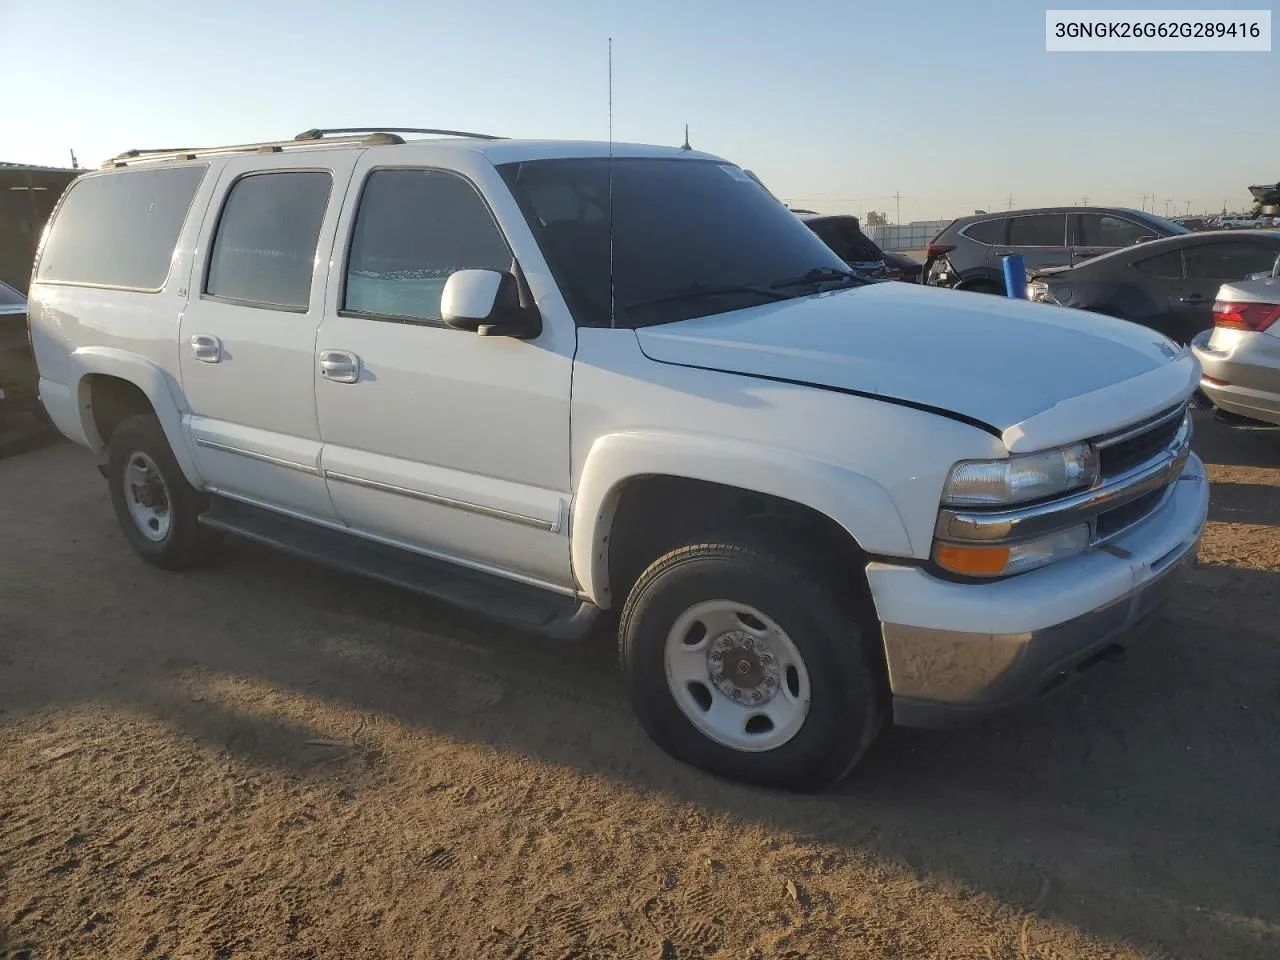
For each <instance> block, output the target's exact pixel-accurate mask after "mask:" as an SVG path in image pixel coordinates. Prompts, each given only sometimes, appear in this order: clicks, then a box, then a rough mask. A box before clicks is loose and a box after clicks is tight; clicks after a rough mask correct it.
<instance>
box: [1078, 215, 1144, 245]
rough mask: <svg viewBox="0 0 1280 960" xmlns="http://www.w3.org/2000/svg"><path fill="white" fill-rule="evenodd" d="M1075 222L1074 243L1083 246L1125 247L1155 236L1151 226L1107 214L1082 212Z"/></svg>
mask: <svg viewBox="0 0 1280 960" xmlns="http://www.w3.org/2000/svg"><path fill="white" fill-rule="evenodd" d="M1076 224H1077V226H1076V243H1077V244H1078V245H1080V246H1084V247H1127V246H1129V245H1130V244H1133V243H1137V242H1138V241H1139V240H1141V239H1142V238H1143V237H1154V236H1156V232H1155V230H1153V229H1152V228H1151V227H1144V226H1140V225H1139V224H1136V223H1134V222H1133V221H1132V220H1126V219H1124V218H1123V217H1113V216H1110V215H1108V214H1099V213H1082V214H1080V215H1079V219H1078V220H1077V221H1076Z"/></svg>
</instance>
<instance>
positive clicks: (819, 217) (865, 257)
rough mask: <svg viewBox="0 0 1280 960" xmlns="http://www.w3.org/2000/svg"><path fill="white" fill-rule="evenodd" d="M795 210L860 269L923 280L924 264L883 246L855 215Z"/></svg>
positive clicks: (888, 277) (909, 280)
mask: <svg viewBox="0 0 1280 960" xmlns="http://www.w3.org/2000/svg"><path fill="white" fill-rule="evenodd" d="M792 213H794V214H795V215H796V216H798V217H799V218H800V219H801V220H803V221H804V224H805V226H807V227H808V228H809V229H810V230H812V231H813V232H814V233H816V234H817V235H818V237H819V239H821V240H822V242H823V243H825V244H826V245H827V246H828V247H830V248H831V249H832V250H833V251H835V254H836V256H838V257H839V258H840V259H841V260H843V261H844V262H845V263H847V264H849V266H851V267H853V268H854V269H855V270H857V271H859V272H860V273H864V274H869V275H871V276H874V277H883V278H884V279H886V280H903V281H906V282H907V283H919V282H920V281H921V279H922V277H923V276H924V268H923V267H922V266H921V265H920V264H918V263H916V262H915V261H914V260H912V259H911V258H910V257H907V256H904V255H903V254H900V253H891V252H888V251H885V250H881V249H880V247H879V246H878V245H877V244H876V242H875V241H874V240H872V239H871V238H870V237H868V236H867V235H866V234H865V233H863V232H862V224H861V223H860V222H859V221H858V218H857V217H855V216H852V215H850V214H843V213H841V214H823V213H814V212H813V211H811V210H793V211H792Z"/></svg>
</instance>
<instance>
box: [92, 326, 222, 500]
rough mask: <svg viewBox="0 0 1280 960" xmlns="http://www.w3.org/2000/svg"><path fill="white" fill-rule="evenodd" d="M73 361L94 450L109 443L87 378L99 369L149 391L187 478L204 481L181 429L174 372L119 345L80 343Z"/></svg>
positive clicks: (195, 482) (195, 484) (199, 483)
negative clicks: (96, 414)
mask: <svg viewBox="0 0 1280 960" xmlns="http://www.w3.org/2000/svg"><path fill="white" fill-rule="evenodd" d="M70 361H71V364H72V368H73V370H74V371H75V373H74V376H73V377H72V378H71V380H72V382H74V383H75V384H76V399H77V405H78V407H79V410H80V427H81V429H82V430H83V431H84V436H85V439H86V440H87V441H88V442H89V446H90V448H91V449H92V450H93V451H94V452H95V453H101V452H102V451H103V450H104V449H105V447H106V444H105V443H103V441H102V438H101V437H100V436H98V429H97V427H96V426H95V425H94V422H93V413H92V410H91V406H90V402H89V383H88V381H87V379H86V378H87V377H88V376H89V375H90V374H95V373H100V374H105V375H107V376H112V377H119V378H120V379H121V380H127V381H129V382H130V383H132V384H133V385H134V386H135V387H137V388H138V389H139V390H141V391H142V392H143V393H144V394H146V396H147V399H148V400H150V401H151V406H152V408H153V409H154V410H155V412H156V417H157V418H158V419H159V420H160V426H161V427H162V428H163V429H164V435H165V437H166V438H168V440H169V446H170V447H171V448H172V449H173V456H174V459H176V460H177V461H178V466H179V467H181V468H182V473H183V475H184V476H186V478H187V482H188V483H190V484H191V485H192V486H193V487H195V488H196V489H199V488H200V487H202V486H203V485H204V481H203V479H202V478H201V476H200V473H199V471H198V470H197V469H196V464H195V460H194V458H193V457H192V456H191V448H190V447H189V446H188V445H187V441H186V434H185V433H184V432H183V429H182V410H181V409H180V408H179V406H178V401H177V400H176V399H175V398H176V397H180V396H181V395H182V388H181V387H180V386H179V385H178V384H177V382H176V381H175V380H174V379H173V377H172V376H170V375H169V374H168V373H167V372H166V371H165V370H164V369H163V368H162V367H160V366H158V365H157V364H155V363H152V362H151V361H150V360H148V359H146V358H145V357H140V356H138V354H136V353H130V352H129V351H127V350H121V349H120V348H119V347H78V348H77V349H75V350H74V351H72V353H71V357H70Z"/></svg>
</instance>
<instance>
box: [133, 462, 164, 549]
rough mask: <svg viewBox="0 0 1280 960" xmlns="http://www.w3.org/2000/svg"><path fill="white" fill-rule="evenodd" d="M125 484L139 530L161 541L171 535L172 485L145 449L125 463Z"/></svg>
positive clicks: (135, 523) (152, 538)
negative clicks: (170, 498)
mask: <svg viewBox="0 0 1280 960" xmlns="http://www.w3.org/2000/svg"><path fill="white" fill-rule="evenodd" d="M123 484H124V502H125V506H127V507H128V508H129V516H130V517H131V518H132V519H133V523H134V525H135V526H136V527H137V528H138V532H139V533H141V534H142V535H143V536H144V537H146V538H147V539H148V540H153V541H155V542H157V543H158V542H160V541H161V540H163V539H164V538H165V537H167V536H168V535H169V528H170V526H172V523H173V517H172V514H171V513H170V510H169V488H168V487H167V486H165V482H164V477H163V476H161V474H160V468H159V467H158V466H156V462H155V461H154V460H152V459H151V457H149V456H148V455H147V454H145V453H142V452H141V451H138V452H136V453H133V454H132V455H130V457H129V461H128V463H126V464H125V468H124V478H123Z"/></svg>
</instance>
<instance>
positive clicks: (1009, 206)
mask: <svg viewBox="0 0 1280 960" xmlns="http://www.w3.org/2000/svg"><path fill="white" fill-rule="evenodd" d="M1007 201H1008V204H1009V205H1008V206H1007V207H1005V209H1006V210H1012V209H1013V194H1012V193H1011V194H1009V196H1008V198H1007Z"/></svg>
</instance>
